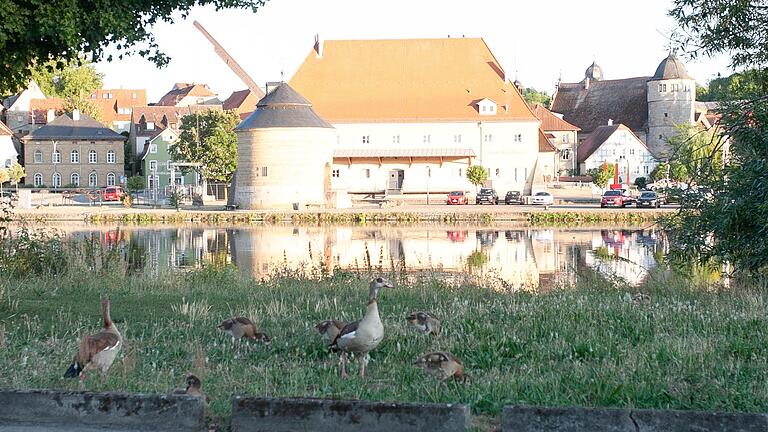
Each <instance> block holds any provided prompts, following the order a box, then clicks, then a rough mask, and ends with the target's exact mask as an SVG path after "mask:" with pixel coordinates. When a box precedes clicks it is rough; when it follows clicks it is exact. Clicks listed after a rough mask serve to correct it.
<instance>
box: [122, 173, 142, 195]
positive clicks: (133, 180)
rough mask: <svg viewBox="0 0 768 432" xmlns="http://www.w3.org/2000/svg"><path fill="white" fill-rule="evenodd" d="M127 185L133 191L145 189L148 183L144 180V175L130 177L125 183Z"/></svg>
mask: <svg viewBox="0 0 768 432" xmlns="http://www.w3.org/2000/svg"><path fill="white" fill-rule="evenodd" d="M125 187H127V188H128V190H129V191H130V192H132V193H133V192H138V191H140V190H143V189H144V188H145V187H146V184H145V182H144V177H142V176H133V177H128V181H127V182H126V183H125Z"/></svg>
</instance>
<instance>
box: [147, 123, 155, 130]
mask: <svg viewBox="0 0 768 432" xmlns="http://www.w3.org/2000/svg"><path fill="white" fill-rule="evenodd" d="M147 130H155V122H147Z"/></svg>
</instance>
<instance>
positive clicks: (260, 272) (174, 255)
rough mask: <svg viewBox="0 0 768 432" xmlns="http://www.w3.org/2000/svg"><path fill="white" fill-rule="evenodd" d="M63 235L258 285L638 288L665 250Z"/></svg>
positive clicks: (553, 238)
mask: <svg viewBox="0 0 768 432" xmlns="http://www.w3.org/2000/svg"><path fill="white" fill-rule="evenodd" d="M58 229H59V230H60V231H62V232H63V233H64V235H66V236H70V237H76V238H91V239H93V240H94V241H97V242H100V243H102V244H103V245H104V246H106V247H108V248H113V247H116V248H118V249H119V251H120V252H121V254H122V256H124V257H126V259H128V260H129V262H130V265H131V266H132V267H133V268H134V270H137V271H142V272H149V273H159V272H163V271H167V270H169V269H179V270H182V269H190V268H200V267H203V266H206V265H211V264H216V265H233V266H235V267H237V269H238V270H239V271H241V272H245V273H247V274H250V275H253V276H254V277H257V278H263V277H268V276H270V275H272V274H274V273H275V272H278V271H281V270H284V269H303V270H304V271H314V272H320V271H334V269H345V270H365V269H367V268H369V266H370V267H371V268H373V269H382V270H384V271H389V270H390V269H391V268H392V267H394V268H396V269H398V270H403V269H404V270H405V271H406V272H407V273H414V274H415V273H419V272H426V271H429V272H433V274H436V275H438V277H445V278H451V277H453V278H456V277H466V276H467V275H471V276H482V277H483V278H486V279H496V280H499V281H504V282H505V283H506V284H507V285H509V286H512V287H521V288H528V289H538V288H542V289H545V288H547V287H553V286H556V285H558V284H564V283H572V282H573V281H574V280H575V278H576V277H577V274H578V273H579V270H582V269H584V268H593V269H595V270H597V271H599V272H601V273H604V274H606V275H609V276H611V277H620V278H623V279H625V280H627V281H628V282H630V283H632V284H638V283H640V282H642V281H643V279H644V278H645V277H647V275H648V272H649V270H651V269H652V268H654V267H655V266H656V260H657V257H659V256H662V255H663V254H664V253H665V252H666V247H667V243H666V240H665V236H664V235H663V232H662V231H660V230H658V229H654V228H636V227H635V228H626V227H610V226H605V227H583V228H542V227H524V226H503V225H498V226H482V227H479V226H452V225H406V226H400V225H386V226H362V227H361V226H315V227H303V226H290V225H286V226H280V225H278V226H274V225H255V226H241V227H226V228H224V227H215V226H210V227H204V226H181V227H172V226H165V225H164V226H153V227H144V226H92V225H83V226H74V227H64V228H62V227H60V228H58Z"/></svg>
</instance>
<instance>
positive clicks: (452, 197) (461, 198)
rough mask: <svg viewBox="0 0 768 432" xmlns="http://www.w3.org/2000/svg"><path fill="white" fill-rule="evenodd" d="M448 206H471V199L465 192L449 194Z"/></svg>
mask: <svg viewBox="0 0 768 432" xmlns="http://www.w3.org/2000/svg"><path fill="white" fill-rule="evenodd" d="M446 204H448V205H451V204H464V205H466V204H469V198H468V197H467V195H466V194H465V193H464V192H463V191H454V192H450V193H448V201H447V202H446Z"/></svg>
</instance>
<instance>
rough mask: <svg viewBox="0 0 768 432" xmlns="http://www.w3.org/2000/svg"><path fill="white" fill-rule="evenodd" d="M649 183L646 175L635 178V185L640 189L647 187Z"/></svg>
mask: <svg viewBox="0 0 768 432" xmlns="http://www.w3.org/2000/svg"><path fill="white" fill-rule="evenodd" d="M647 184H648V180H646V179H645V177H638V178H636V179H635V186H637V188H638V189H645V186H646V185H647Z"/></svg>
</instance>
